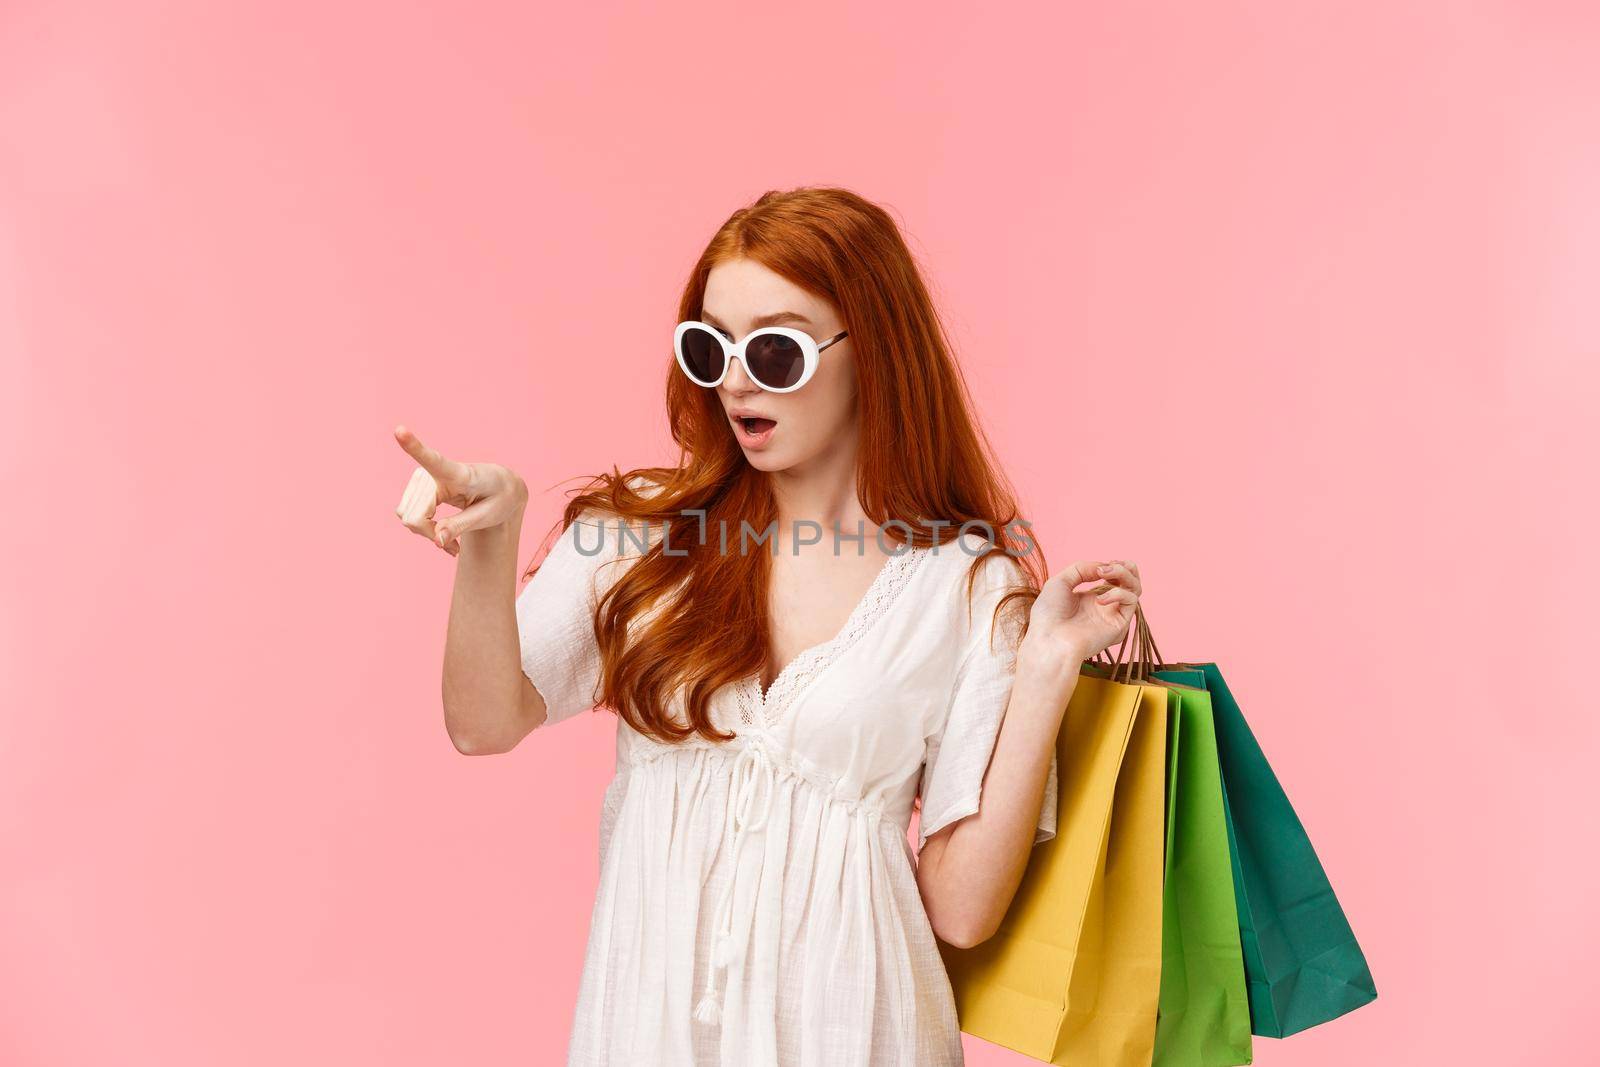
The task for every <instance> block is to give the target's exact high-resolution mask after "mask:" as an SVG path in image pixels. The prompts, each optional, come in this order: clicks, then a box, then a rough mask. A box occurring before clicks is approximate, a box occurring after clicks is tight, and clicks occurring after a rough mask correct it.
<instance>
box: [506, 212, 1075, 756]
mask: <svg viewBox="0 0 1600 1067" xmlns="http://www.w3.org/2000/svg"><path fill="white" fill-rule="evenodd" d="M741 256H742V257H746V258H749V259H753V260H756V261H757V262H759V263H761V264H763V265H764V266H766V267H767V268H769V269H770V270H772V271H774V272H775V273H777V274H779V275H781V276H783V277H784V278H787V279H788V280H789V281H791V282H793V283H794V284H795V285H798V286H800V287H801V288H803V289H806V290H809V291H811V292H813V293H816V294H819V295H821V296H823V297H825V298H826V299H828V300H829V301H831V302H832V303H833V305H834V306H835V307H836V308H837V309H838V310H839V313H840V316H841V318H842V319H843V321H844V323H845V325H846V327H847V328H848V329H849V331H850V342H851V344H852V346H853V348H854V353H853V358H854V360H855V373H856V382H857V388H858V393H859V405H860V407H859V418H860V420H861V427H860V437H859V441H860V445H859V458H858V460H857V468H856V484H857V491H858V495H859V497H860V500H861V505H862V508H863V509H864V510H865V512H866V514H867V516H868V520H869V522H872V523H875V524H877V525H878V526H879V527H884V526H885V524H886V523H889V522H890V521H891V520H900V522H902V523H905V524H908V525H909V527H910V530H911V536H910V538H909V539H910V540H911V541H912V542H913V543H916V544H922V545H928V544H932V543H934V542H935V541H938V542H940V543H944V542H948V541H951V540H954V539H955V538H956V537H958V536H960V533H961V530H962V524H963V523H969V522H971V523H983V524H987V529H985V528H984V527H983V526H977V527H968V529H969V530H978V531H982V534H983V536H985V537H991V533H990V532H991V531H992V542H993V544H992V547H991V548H989V549H987V550H985V552H984V553H983V554H981V555H979V556H976V557H974V560H973V564H972V569H971V571H970V572H969V574H968V577H967V589H968V595H969V598H970V595H971V590H972V582H973V579H974V578H975V577H976V575H977V571H978V567H979V566H980V565H981V564H982V562H983V560H984V558H986V557H987V556H988V555H990V554H992V553H994V552H1000V551H1006V550H1007V549H1010V550H1011V551H1012V553H1013V555H1014V558H1016V559H1017V561H1018V562H1019V563H1020V564H1021V565H1022V568H1023V573H1024V575H1025V579H1024V580H1025V584H1023V585H1019V586H1018V587H1017V588H1015V589H1013V590H1011V591H1009V592H1008V593H1007V594H1006V596H1005V597H1004V599H1003V600H1002V603H1001V605H1000V609H997V610H996V612H995V615H996V618H998V617H999V616H1000V614H1001V610H1003V609H1004V608H1005V605H1006V604H1007V603H1009V602H1010V601H1012V600H1013V599H1015V598H1021V599H1022V600H1023V601H1024V602H1027V603H1031V601H1032V599H1033V598H1034V597H1035V596H1037V595H1038V590H1039V587H1040V586H1042V585H1043V583H1044V580H1045V577H1046V575H1047V573H1048V571H1047V568H1046V566H1045V561H1044V557H1043V553H1042V550H1041V549H1040V548H1039V546H1038V544H1037V542H1036V541H1035V540H1034V539H1033V538H1032V537H1031V535H1029V534H1028V533H1027V530H1026V527H1027V525H1028V524H1027V523H1026V522H1024V521H1021V517H1020V516H1019V515H1018V513H1017V505H1016V500H1015V492H1014V490H1013V488H1012V487H1011V485H1010V484H1009V482H1008V481H1007V480H1006V479H1005V477H1004V476H1003V474H1002V473H1001V471H1000V468H999V465H998V464H997V463H996V462H995V461H994V457H993V450H992V448H991V446H990V444H989V442H988V439H987V438H986V437H985V436H984V435H983V433H982V431H981V430H980V429H979V427H978V426H977V424H976V422H975V421H974V419H973V418H972V414H971V410H970V407H971V399H970V396H969V393H968V388H967V383H966V381H965V379H964V378H963V377H962V375H961V372H960V369H959V368H958V367H957V365H956V362H955V360H954V358H953V357H952V355H951V346H950V343H949V340H948V337H947V335H946V332H945V329H944V326H943V324H942V322H941V321H940V319H939V316H938V314H937V313H936V311H935V309H934V306H933V301H932V300H931V299H930V298H929V295H928V290H927V287H926V285H925V284H924V283H923V280H922V276H921V274H920V272H919V269H918V267H917V264H916V261H915V259H914V257H913V256H912V254H911V251H910V249H909V248H907V246H906V243H905V241H904V239H903V238H902V236H901V234H900V231H899V229H898V227H897V226H896V225H895V223H894V220H893V219H892V218H891V217H890V216H889V214H888V213H887V212H886V211H885V210H884V209H883V208H881V207H879V206H878V205H876V204H873V203H871V202H869V201H867V200H865V199H863V198H862V197H860V196H859V195H857V194H855V193H853V192H851V191H849V190H847V189H841V188H833V187H824V188H818V187H808V188H800V189H793V190H788V191H782V192H780V191H776V190H773V191H769V192H767V193H764V194H762V196H761V197H760V198H758V199H757V200H756V201H755V202H754V203H752V204H750V205H749V206H748V207H744V208H740V209H739V210H738V211H735V212H734V213H733V214H732V215H731V216H729V217H728V220H727V221H726V222H724V223H723V224H722V226H721V227H720V228H719V229H718V230H717V232H716V233H715V234H714V235H713V236H712V238H711V241H710V243H709V244H707V245H706V248H705V251H704V252H702V253H701V256H700V260H699V262H698V263H696V264H695V267H694V270H693V272H692V273H691V274H690V276H689V280H688V283H687V285H685V287H684V290H683V296H682V298H681V300H680V301H679V305H678V312H679V313H678V320H679V321H683V320H685V319H698V318H700V316H701V301H702V299H703V297H704V295H705V288H706V279H707V276H708V275H709V274H710V273H711V268H712V267H713V266H715V265H716V264H718V263H720V262H722V261H723V260H727V259H733V258H736V257H741ZM663 369H664V372H665V374H666V379H667V381H666V387H667V389H666V395H667V421H668V423H669V425H670V426H671V428H672V437H673V440H674V441H676V442H677V444H678V448H679V458H678V462H677V465H676V466H673V467H639V468H635V469H633V470H629V471H627V472H623V471H621V470H618V469H617V468H616V467H613V468H612V470H611V471H610V472H609V473H602V474H598V475H594V476H593V477H592V478H590V479H589V481H588V484H587V485H586V486H585V487H584V488H583V489H582V491H580V492H578V493H577V494H576V495H575V496H573V497H572V498H571V499H570V500H569V501H568V503H567V505H566V508H565V510H564V512H563V514H562V517H561V521H560V524H559V528H558V529H557V530H555V531H552V532H553V533H555V532H559V531H560V530H565V528H566V527H567V526H568V525H569V524H570V523H571V522H573V520H575V519H576V518H578V517H579V516H580V515H581V514H582V513H583V512H585V511H586V510H589V509H597V510H598V511H600V512H603V513H608V519H607V522H608V528H611V529H613V530H614V525H613V524H614V521H615V520H621V521H622V522H625V523H628V524H646V528H647V529H649V530H651V531H653V532H659V531H660V529H661V528H662V526H663V524H665V523H668V522H670V523H671V525H670V527H668V528H669V529H670V530H671V531H672V532H671V534H670V536H671V548H672V554H670V555H668V554H665V553H663V552H662V545H661V543H660V541H659V538H657V537H655V536H654V534H653V535H652V537H651V544H650V547H649V548H648V550H647V551H645V552H644V554H643V556H642V557H641V558H639V559H638V560H637V562H634V563H633V564H632V565H631V566H630V567H628V569H627V571H626V572H625V573H624V574H623V575H622V577H621V578H620V579H619V580H618V581H616V582H615V583H614V584H612V586H611V587H610V588H609V589H608V590H607V592H606V593H605V595H604V596H603V597H602V598H601V601H600V604H599V606H598V608H597V609H596V612H595V620H594V631H595V638H596V641H597V643H598V646H599V649H600V655H601V661H602V664H603V667H602V672H601V674H602V681H601V693H600V701H599V703H600V704H601V705H603V706H605V707H609V708H612V709H613V710H615V711H616V712H617V713H618V714H619V715H621V716H622V718H623V719H624V720H625V721H626V722H627V723H628V725H630V726H631V727H633V728H634V729H635V730H637V731H639V732H640V733H643V734H647V735H649V736H652V737H655V738H657V739H658V740H661V741H663V742H667V743H677V742H681V741H684V740H686V739H688V738H690V737H692V736H694V735H696V734H698V735H700V736H702V737H704V738H706V739H708V740H712V741H727V740H730V739H731V738H732V737H733V736H734V735H732V734H724V733H721V732H719V731H718V730H716V728H715V727H714V726H713V725H712V724H711V720H710V700H711V696H712V694H713V693H715V692H716V691H717V690H718V689H719V688H721V687H722V686H723V685H725V684H728V683H732V682H736V681H739V680H741V679H745V678H749V677H751V676H752V675H756V674H758V672H760V671H762V670H763V669H764V667H765V665H766V663H767V661H768V659H769V657H770V655H771V649H770V644H769V638H768V633H767V602H768V574H769V572H770V569H771V564H770V562H769V553H768V552H763V551H747V552H737V551H728V552H722V551H720V550H719V547H718V544H717V538H716V536H715V535H713V536H711V537H708V538H707V539H706V542H705V543H704V544H700V543H697V538H695V537H692V536H689V535H686V534H685V533H684V532H683V531H684V529H685V527H690V528H692V526H693V520H691V519H687V518H686V517H685V516H684V515H683V512H684V511H685V510H686V509H703V510H704V512H705V518H704V522H705V529H707V530H710V531H715V530H719V529H726V530H728V531H729V544H730V545H731V544H734V543H736V541H737V538H738V531H739V530H740V529H742V527H741V526H740V523H741V522H746V523H748V524H749V525H750V527H751V529H752V530H754V531H760V530H764V529H766V527H767V526H768V524H769V523H772V522H774V521H775V520H776V517H777V504H776V499H775V498H774V496H773V494H772V490H771V485H770V483H769V481H768V475H767V474H766V473H765V472H763V471H760V470H757V469H756V468H754V467H752V466H750V464H749V463H748V462H746V461H745V458H744V453H743V452H742V451H741V450H740V448H739V445H738V443H737V442H736V441H735V440H734V437H733V433H732V430H731V428H730V426H729V423H728V420H727V418H726V417H725V415H724V414H723V411H722V406H721V404H720V402H719V401H718V400H717V398H716V396H715V391H714V390H710V389H704V388H702V387H700V386H698V385H695V384H693V383H692V382H690V381H688V380H687V379H686V378H685V377H684V375H683V373H682V371H680V370H679V369H678V366H677V364H676V362H675V360H674V357H673V355H672V353H671V351H670V349H669V350H668V352H667V353H666V356H665V358H664V359H663ZM641 476H642V478H643V479H645V481H642V482H641V481H639V479H640V478H641ZM647 486H648V488H647ZM640 489H644V490H645V491H644V492H640ZM612 517H614V518H612ZM935 522H938V523H945V524H949V525H940V526H932V525H929V524H931V523H935ZM1019 528H1020V530H1021V532H1020V533H1019ZM905 532H906V530H905V528H904V527H899V526H888V527H887V528H885V530H884V538H885V540H891V539H898V535H900V534H904V533H905ZM871 536H872V534H871V528H870V527H869V530H868V539H869V540H868V543H869V544H870V543H871ZM680 552H684V553H686V554H683V555H680V554H678V553H680ZM630 558H631V557H630ZM534 569H536V568H533V567H530V568H529V570H528V572H527V573H528V574H531V573H532V572H533V570H534ZM663 598H670V599H669V600H666V601H664V602H662V603H661V604H660V606H659V608H655V605H657V602H658V601H662V599H663ZM653 609H654V610H653ZM647 612H649V613H652V614H654V618H653V620H652V621H650V622H649V623H648V624H647V625H641V626H636V627H632V628H631V627H630V622H631V621H632V620H635V619H639V618H641V617H642V616H644V615H645V614H646V613H647ZM1023 614H1024V615H1025V613H1023ZM1021 625H1022V627H1023V628H1024V629H1025V628H1026V619H1025V618H1024V619H1023V621H1022V623H1021ZM634 629H636V630H637V632H632V631H633V630H634ZM991 634H992V631H991ZM680 690H681V692H682V693H683V696H684V710H685V713H686V715H687V721H686V722H680V721H675V720H674V719H673V718H671V716H670V715H669V714H668V708H669V707H670V706H671V703H672V698H673V697H674V696H675V695H676V694H678V693H679V692H680Z"/></svg>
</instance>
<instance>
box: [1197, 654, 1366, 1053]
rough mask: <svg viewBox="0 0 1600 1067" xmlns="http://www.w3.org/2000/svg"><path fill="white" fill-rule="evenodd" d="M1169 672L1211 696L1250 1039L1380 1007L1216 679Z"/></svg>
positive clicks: (1331, 899)
mask: <svg viewBox="0 0 1600 1067" xmlns="http://www.w3.org/2000/svg"><path fill="white" fill-rule="evenodd" d="M1170 666H1172V667H1177V668H1180V669H1189V670H1196V671H1200V672H1201V673H1202V674H1203V675H1204V677H1205V687H1206V689H1207V691H1208V692H1209V693H1210V696H1211V704H1212V712H1213V715H1214V721H1215V724H1216V737H1217V754H1218V757H1219V759H1220V762H1221V769H1222V789H1223V804H1224V811H1225V813H1226V817H1227V820H1228V837H1229V842H1230V845H1231V848H1232V855H1233V870H1234V887H1235V896H1236V901H1237V906H1238V913H1239V933H1240V942H1241V948H1242V950H1243V954H1244V969H1245V976H1246V979H1247V984H1248V988H1249V998H1250V1022H1251V1031H1252V1032H1253V1033H1255V1034H1259V1035H1261V1036H1263V1037H1288V1036H1289V1035H1290V1034H1295V1033H1299V1032H1300V1031H1301V1030H1305V1029H1308V1028H1310V1027H1313V1026H1317V1025H1319V1024H1321V1023H1325V1022H1328V1021H1329V1020H1331V1019H1336V1018H1338V1017H1339V1016H1341V1015H1344V1014H1345V1013H1347V1012H1350V1011H1354V1010H1355V1009H1356V1008H1359V1007H1361V1006H1362V1005H1363V1004H1366V1003H1369V1002H1370V1001H1372V1000H1374V999H1376V998H1377V996H1378V990H1377V987H1376V986H1375V985H1374V983H1373V980H1372V972H1371V970H1370V969H1368V967H1367V960H1366V957H1365V956H1364V955H1363V954H1362V952H1361V946H1360V945H1359V944H1357V943H1356V938H1355V933H1354V932H1353V931H1352V930H1351V929H1350V923H1349V920H1347V919H1346V918H1345V914H1344V909H1342V908H1341V907H1340V906H1339V901H1338V898H1337V897H1335V896H1334V893H1333V886H1332V884H1331V883H1329V881H1328V876H1327V873H1326V872H1325V871H1324V870H1323V868H1322V863H1321V862H1320V861H1319V860H1318V859H1317V853H1316V850H1315V849H1313V848H1312V846H1311V839H1310V838H1309V837H1308V836H1307V835H1306V831H1305V827H1304V826H1303V825H1301V822H1300V818H1299V816H1298V815H1296V814H1295V811H1294V807H1293V806H1292V805H1291V804H1290V803H1289V797H1288V795H1287V794H1286V793H1285V792H1284V791H1283V786H1282V785H1281V784H1279V782H1278V777H1277V775H1275V774H1274V773H1273V771H1272V767H1271V766H1270V765H1269V764H1268V763H1267V758H1266V756H1265V755H1264V754H1263V753H1262V751H1261V746H1260V745H1259V744H1258V743H1257V742H1256V739H1255V735H1254V734H1253V733H1252V732H1251V730H1250V727H1249V725H1248V724H1247V723H1246V722H1245V719H1244V715H1243V713H1242V712H1240V710H1239V705H1238V703H1237V702H1236V701H1235V700H1234V698H1233V694H1232V693H1231V692H1230V691H1229V689H1228V685H1227V683H1226V682H1224V681H1223V679H1222V672H1221V671H1220V670H1218V668H1217V665H1216V664H1215V663H1182V664H1173V665H1170ZM1187 725H1188V720H1185V726H1186V727H1187Z"/></svg>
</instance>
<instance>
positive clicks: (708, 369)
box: [678, 326, 725, 382]
mask: <svg viewBox="0 0 1600 1067" xmlns="http://www.w3.org/2000/svg"><path fill="white" fill-rule="evenodd" d="M678 345H679V347H680V348H682V350H683V361H684V362H685V363H687V364H688V365H689V370H690V371H691V372H692V373H693V375H694V377H696V378H698V379H699V380H700V381H702V382H714V381H716V380H717V379H718V378H720V377H721V376H722V363H723V360H724V358H725V356H724V353H723V351H722V343H721V342H720V341H718V340H717V338H716V336H715V335H714V334H712V333H711V332H710V331H709V330H702V329H701V328H700V327H698V326H694V327H691V328H690V329H687V330H685V331H683V337H682V338H680V339H679V341H678Z"/></svg>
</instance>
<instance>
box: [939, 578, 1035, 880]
mask: <svg viewBox="0 0 1600 1067" xmlns="http://www.w3.org/2000/svg"><path fill="white" fill-rule="evenodd" d="M981 567H982V569H981V570H980V571H979V575H978V578H977V580H976V582H975V583H974V588H973V592H972V616H971V618H972V623H971V627H970V630H969V631H968V632H966V633H965V634H964V635H963V636H964V647H963V648H962V650H961V652H960V660H959V666H958V667H957V669H956V675H955V683H954V685H953V686H952V688H951V693H950V702H949V708H948V712H947V714H946V715H945V717H944V722H943V726H942V728H941V729H940V730H939V732H938V733H937V734H936V735H934V736H933V737H931V738H929V739H928V741H927V747H926V753H925V755H924V758H923V768H922V783H921V788H920V789H919V796H920V797H921V801H922V813H921V815H920V817H919V819H918V826H917V851H918V852H921V851H922V846H923V845H925V844H927V841H928V838H929V837H930V836H932V835H933V834H935V833H937V832H938V831H939V830H941V829H943V828H944V827H946V826H948V825H950V824H951V823H953V822H956V821H958V820H960V819H964V818H966V817H967V816H968V815H975V814H977V812H978V806H979V801H980V799H981V796H982V792H983V776H984V774H985V773H986V772H987V771H988V769H989V761H990V758H991V757H992V756H993V755H994V747H995V742H996V741H997V740H998V739H999V736H1000V723H1001V720H1002V719H1003V718H1004V716H1005V711H1006V704H1007V702H1008V701H1009V700H1010V699H1011V683H1012V680H1013V678H1014V677H1015V674H1016V649H1017V642H1018V640H1019V639H1020V636H1021V618H1022V615H1023V611H1022V605H1021V604H1020V603H1019V602H1018V601H1015V600H1013V601H1012V602H1011V603H1010V604H1008V605H1007V610H1006V613H1005V614H1004V615H1003V616H1002V618H1001V619H999V620H998V621H996V622H995V625H994V633H993V640H992V643H991V640H990V626H989V623H990V620H992V619H994V612H995V606H996V605H997V604H998V603H999V601H1000V598H1001V597H1002V596H1003V595H1004V594H1005V593H1006V592H1007V591H1008V590H1009V589H1012V588H1015V587H1016V586H1017V585H1018V584H1020V581H1021V566H1020V565H1019V564H1018V563H1017V562H1016V561H1015V560H1014V559H1011V558H1010V557H1001V556H996V557H991V558H990V559H987V560H985V561H984V562H983V564H982V565H981ZM960 589H961V596H962V597H963V598H965V596H966V576H965V574H963V575H962V578H961V583H960ZM961 610H962V611H963V613H964V612H965V611H966V606H965V603H963V605H962V607H961ZM963 617H965V616H964V615H963ZM1057 789H1058V781H1057V777H1056V755H1055V750H1054V749H1053V748H1052V750H1051V753H1050V772H1049V775H1048V778H1047V780H1046V782H1045V790H1044V800H1043V803H1042V805H1041V807H1040V810H1039V822H1038V827H1037V830H1036V831H1035V833H1034V839H1033V843H1034V844H1036V845H1037V844H1039V843H1040V842H1043V841H1048V840H1050V839H1051V838H1053V837H1055V835H1056V802H1057V795H1056V794H1057Z"/></svg>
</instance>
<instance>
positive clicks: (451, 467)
mask: <svg viewBox="0 0 1600 1067" xmlns="http://www.w3.org/2000/svg"><path fill="white" fill-rule="evenodd" d="M394 438H395V440H396V441H399V442H400V447H401V448H403V449H405V450H406V454H407V455H409V456H410V457H411V458H412V459H414V460H416V461H417V463H418V465H419V466H421V467H422V469H423V470H425V471H427V472H428V473H429V474H431V475H433V477H434V480H435V481H438V482H451V483H454V484H460V483H462V482H465V481H466V480H467V467H466V464H464V463H457V462H456V461H455V460H453V459H445V458H444V457H443V456H441V455H440V454H439V453H438V452H436V451H434V450H433V449H431V448H429V447H428V446H427V445H425V444H423V443H422V438H420V437H418V436H417V435H416V434H414V433H412V432H411V431H410V430H408V429H406V428H405V427H404V426H396V427H395V430H394Z"/></svg>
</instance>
